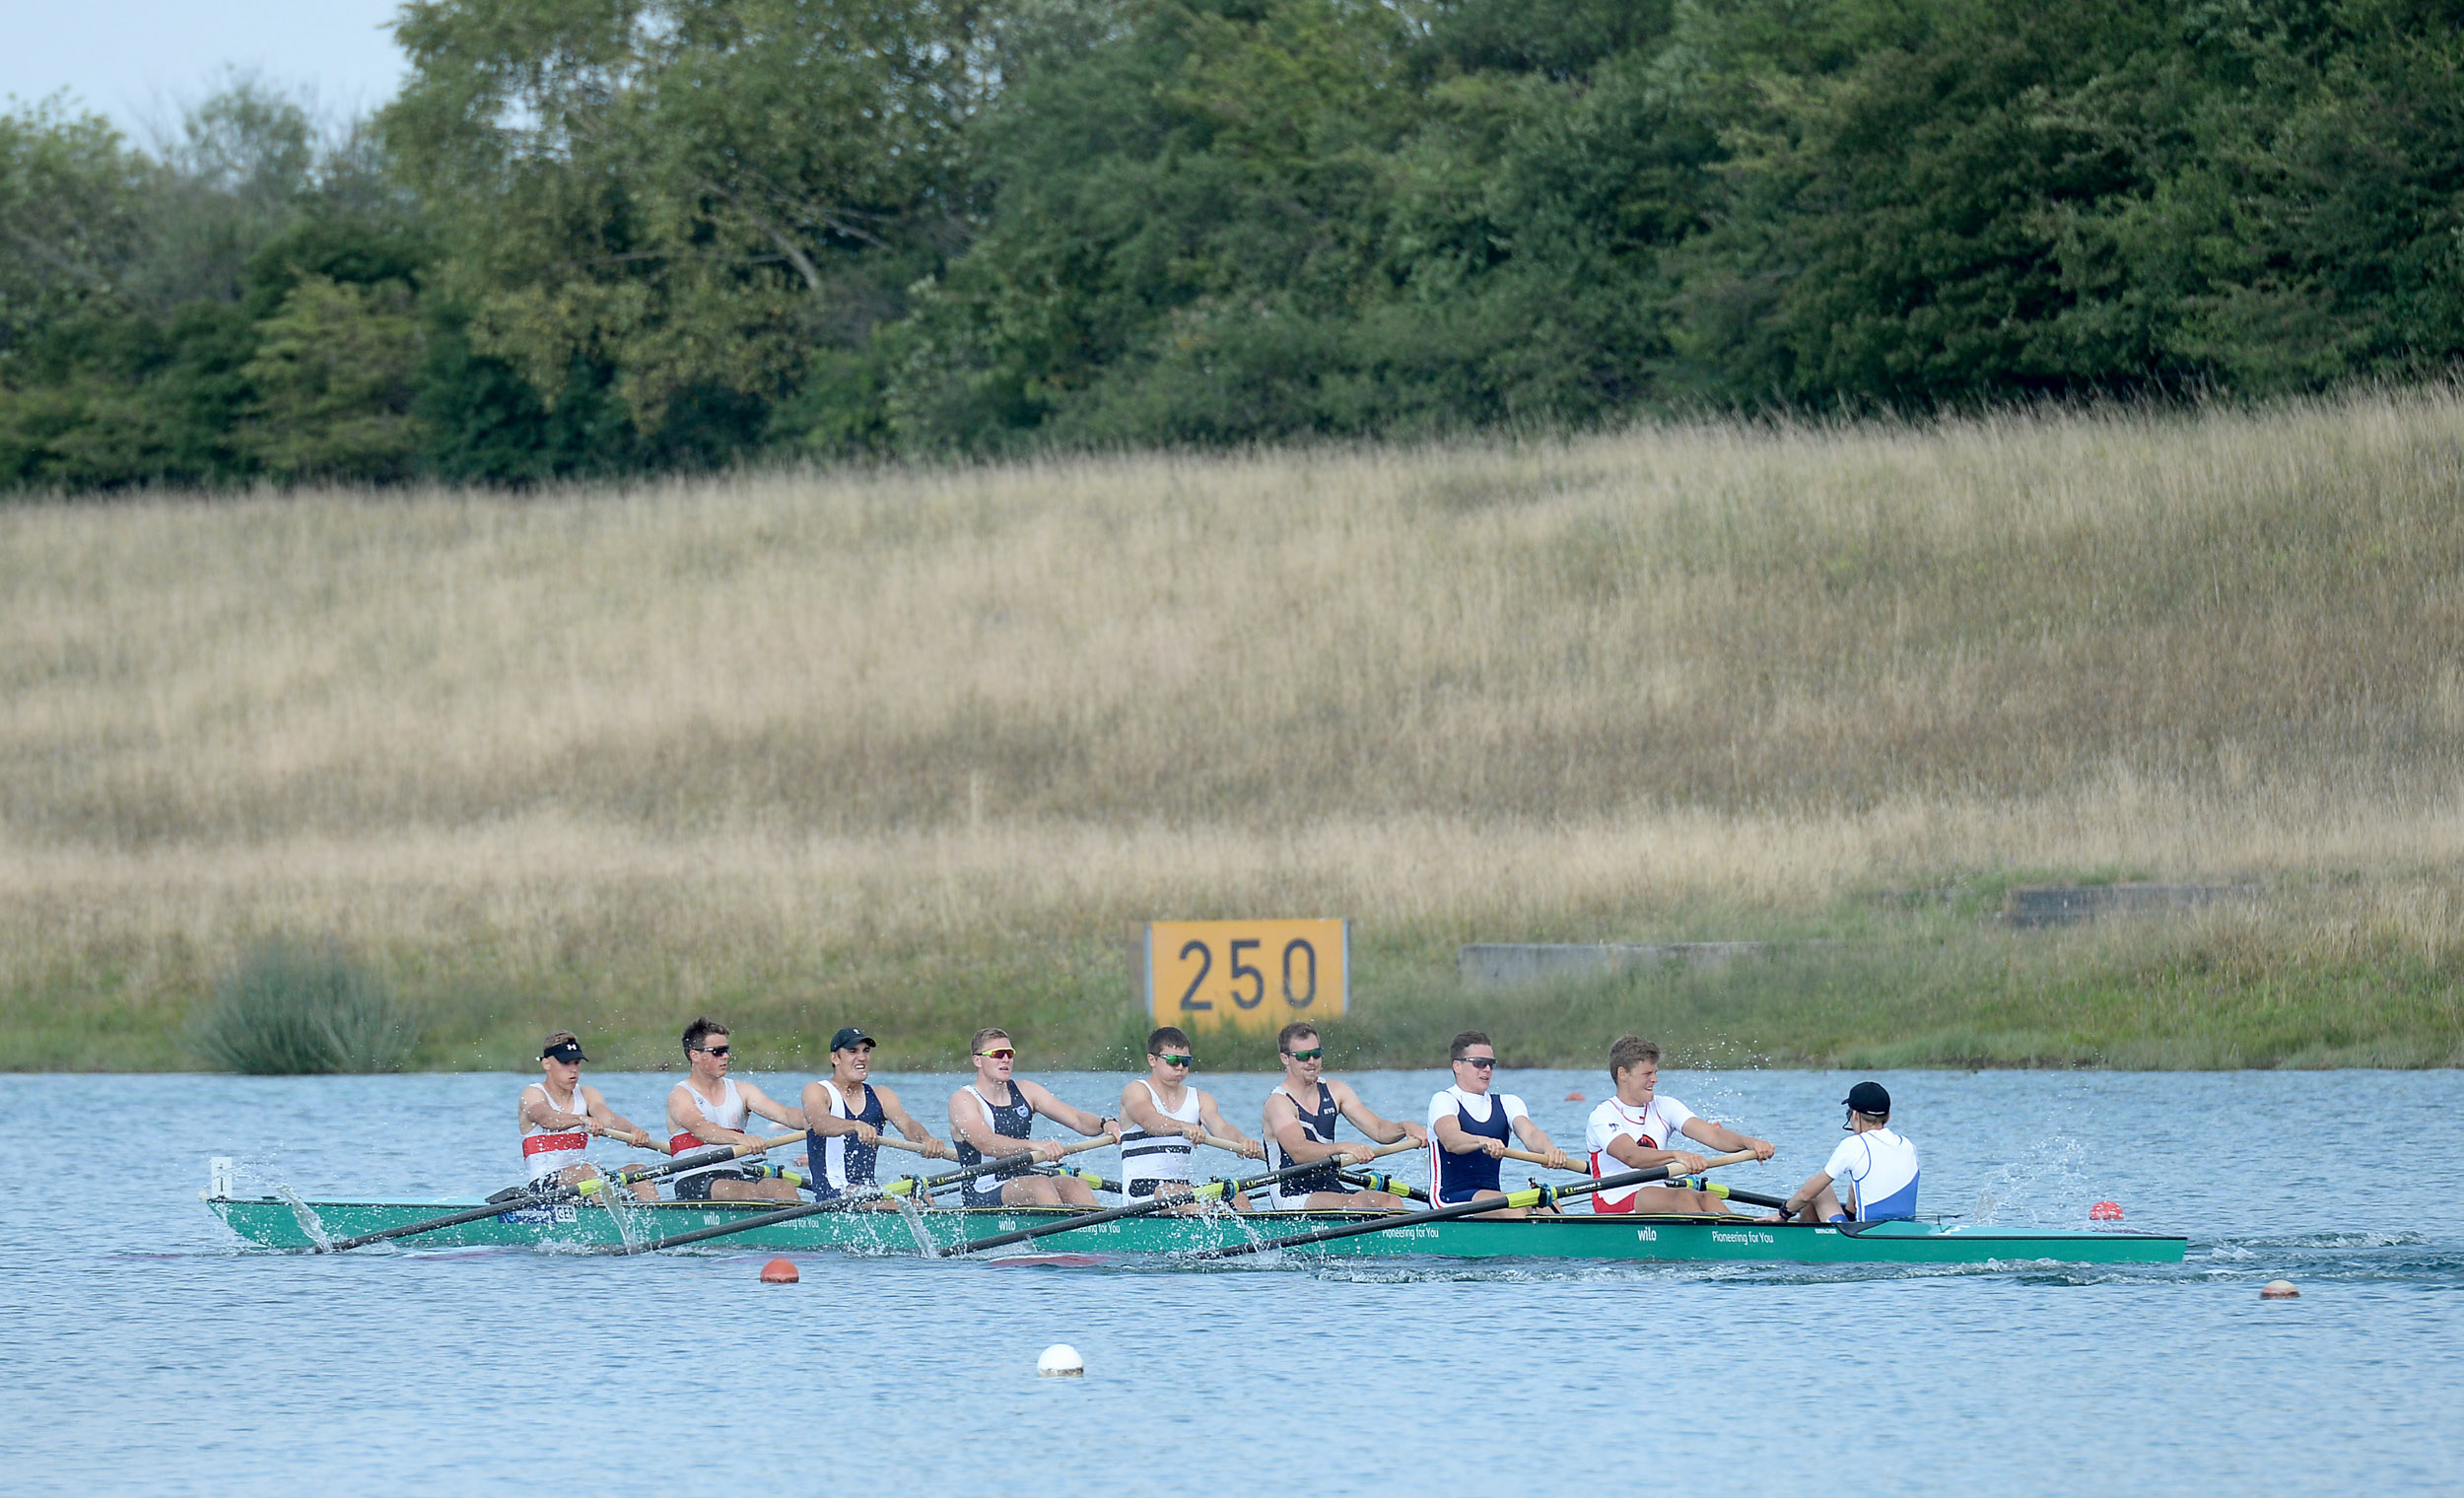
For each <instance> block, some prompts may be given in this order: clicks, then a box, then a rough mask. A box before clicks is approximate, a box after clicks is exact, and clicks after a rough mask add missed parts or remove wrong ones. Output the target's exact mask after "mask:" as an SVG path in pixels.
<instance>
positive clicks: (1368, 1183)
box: [1340, 1171, 1429, 1201]
mask: <svg viewBox="0 0 2464 1498" xmlns="http://www.w3.org/2000/svg"><path fill="white" fill-rule="evenodd" d="M1340 1179H1341V1181H1342V1183H1343V1184H1344V1185H1345V1186H1356V1187H1359V1188H1360V1189H1361V1190H1362V1191H1364V1192H1386V1194H1388V1195H1389V1196H1401V1197H1403V1199H1404V1200H1405V1201H1426V1200H1428V1199H1429V1193H1428V1192H1424V1191H1422V1190H1420V1188H1418V1187H1416V1186H1413V1185H1411V1184H1410V1183H1408V1182H1403V1181H1398V1180H1396V1179H1395V1178H1394V1177H1392V1176H1390V1175H1388V1174H1386V1173H1385V1172H1384V1171H1344V1172H1342V1173H1341V1175H1340Z"/></svg>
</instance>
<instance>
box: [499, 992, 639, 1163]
mask: <svg viewBox="0 0 2464 1498" xmlns="http://www.w3.org/2000/svg"><path fill="white" fill-rule="evenodd" d="M588 1059H590V1058H589V1057H588V1056H586V1055H582V1040H581V1038H580V1037H579V1036H577V1035H575V1034H574V1033H573V1032H572V1031H571V1030H551V1031H549V1032H548V1038H547V1039H546V1040H545V1041H542V1042H541V1043H540V1045H539V1071H540V1073H541V1075H540V1077H539V1080H537V1081H535V1082H533V1083H531V1084H530V1085H529V1086H527V1087H524V1088H523V1089H522V1090H521V1096H520V1097H519V1098H517V1099H515V1100H514V1104H513V1117H514V1120H515V1122H517V1123H520V1125H521V1131H522V1132H521V1137H522V1163H523V1164H525V1165H527V1166H529V1167H530V1181H531V1184H532V1185H533V1186H537V1185H539V1184H541V1183H543V1182H545V1181H547V1180H549V1179H550V1178H551V1177H552V1178H554V1180H555V1182H556V1184H557V1185H559V1186H572V1185H574V1184H575V1183H576V1182H580V1181H594V1180H596V1179H598V1174H599V1171H598V1167H597V1166H594V1165H592V1164H590V1163H589V1162H588V1161H587V1160H584V1159H583V1158H582V1151H583V1150H584V1149H586V1148H587V1147H588V1146H589V1143H590V1136H591V1135H592V1134H599V1135H602V1136H604V1137H607V1138H611V1139H622V1140H624V1141H625V1142H626V1143H627V1144H630V1145H632V1146H634V1147H635V1148H636V1149H656V1148H658V1146H657V1145H656V1144H655V1143H653V1142H651V1139H650V1135H649V1134H648V1133H645V1132H644V1131H643V1130H642V1129H640V1128H639V1127H636V1126H635V1124H634V1123H633V1121H632V1120H630V1119H628V1118H626V1117H625V1116H624V1115H623V1114H620V1113H618V1112H617V1111H616V1110H615V1109H613V1108H610V1107H608V1106H607V1099H605V1098H603V1097H601V1096H599V1090H598V1089H597V1088H596V1087H585V1086H583V1085H582V1062H584V1061H586V1060H588ZM633 1194H634V1196H635V1197H636V1198H637V1199H639V1200H643V1201H656V1200H657V1199H658V1188H657V1187H655V1186H652V1185H651V1184H650V1182H648V1181H636V1182H635V1183H633Z"/></svg>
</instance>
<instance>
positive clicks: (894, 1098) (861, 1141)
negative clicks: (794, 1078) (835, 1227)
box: [800, 1025, 954, 1201]
mask: <svg viewBox="0 0 2464 1498" xmlns="http://www.w3.org/2000/svg"><path fill="white" fill-rule="evenodd" d="M872 1049H873V1039H872V1037H871V1036H869V1035H866V1034H865V1033H864V1032H863V1031H862V1030H861V1029H859V1028H857V1027H856V1026H854V1025H848V1026H845V1027H843V1028H841V1029H840V1031H839V1033H838V1034H836V1035H834V1036H832V1037H830V1075H829V1076H827V1077H825V1078H823V1079H822V1080H820V1081H818V1082H806V1083H805V1084H804V1095H803V1097H802V1099H801V1100H800V1101H801V1102H802V1105H803V1109H804V1161H805V1168H806V1169H807V1170H808V1171H810V1172H811V1173H812V1180H811V1181H810V1182H808V1183H806V1185H807V1186H808V1187H809V1188H810V1189H811V1191H812V1192H813V1194H814V1195H815V1196H817V1197H819V1198H820V1199H822V1200H824V1201H828V1200H831V1199H833V1198H835V1197H838V1196H843V1195H845V1194H847V1192H850V1191H851V1190H856V1189H859V1188H862V1187H867V1186H873V1185H877V1184H878V1183H877V1182H876V1181H875V1179H874V1176H873V1159H874V1156H875V1155H877V1154H878V1153H879V1146H880V1139H881V1130H882V1128H883V1127H885V1126H893V1125H894V1126H896V1128H897V1129H898V1131H899V1132H900V1133H902V1134H904V1135H906V1136H907V1137H908V1138H910V1139H913V1140H915V1141H916V1142H917V1143H919V1144H922V1145H924V1150H923V1151H922V1153H923V1155H924V1158H925V1159H927V1160H947V1159H949V1158H951V1157H952V1155H953V1153H954V1152H953V1151H952V1150H951V1149H950V1147H949V1146H948V1145H947V1144H944V1143H942V1142H941V1141H940V1140H938V1139H936V1138H934V1137H932V1135H931V1134H930V1133H928V1132H926V1131H925V1129H924V1125H923V1124H921V1123H917V1122H916V1121H915V1120H914V1119H913V1118H911V1117H909V1116H908V1112H907V1110H906V1108H904V1107H903V1106H901V1105H900V1103H899V1100H898V1094H897V1093H895V1092H892V1091H891V1090H890V1089H889V1088H887V1087H875V1086H874V1085H873V1084H872V1082H871V1080H870V1078H871V1076H872Z"/></svg>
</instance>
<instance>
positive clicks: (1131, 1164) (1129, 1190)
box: [1121, 1078, 1198, 1199]
mask: <svg viewBox="0 0 2464 1498" xmlns="http://www.w3.org/2000/svg"><path fill="white" fill-rule="evenodd" d="M1136 1085H1138V1086H1140V1087H1143V1088H1145V1089H1146V1097H1147V1101H1149V1102H1151V1103H1153V1104H1154V1105H1155V1112H1157V1113H1159V1114H1161V1115H1163V1116H1164V1117H1165V1118H1167V1119H1170V1120H1171V1121H1172V1122H1174V1123H1197V1122H1198V1089H1197V1088H1195V1087H1184V1088H1182V1089H1181V1106H1180V1108H1179V1109H1177V1110H1175V1109H1170V1108H1166V1107H1165V1106H1164V1095H1163V1094H1162V1093H1160V1092H1157V1091H1156V1090H1155V1084H1154V1083H1152V1082H1149V1081H1146V1080H1144V1079H1143V1078H1141V1079H1139V1081H1138V1082H1137V1084H1136ZM1196 1149H1197V1146H1196V1145H1194V1144H1192V1143H1190V1141H1189V1140H1188V1139H1186V1138H1184V1137H1182V1136H1181V1135H1179V1134H1152V1133H1148V1132H1147V1131H1146V1130H1145V1129H1143V1128H1132V1129H1130V1130H1129V1132H1128V1133H1125V1134H1123V1135H1122V1136H1121V1192H1122V1194H1123V1196H1124V1197H1127V1198H1130V1199H1137V1198H1142V1197H1146V1196H1152V1195H1154V1194H1155V1188H1154V1187H1152V1186H1148V1187H1147V1188H1146V1189H1145V1190H1144V1191H1140V1190H1139V1189H1138V1184H1139V1183H1140V1182H1154V1181H1183V1182H1186V1181H1188V1180H1189V1179H1190V1155H1191V1154H1192V1153H1193V1152H1194V1151H1195V1150H1196Z"/></svg>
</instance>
